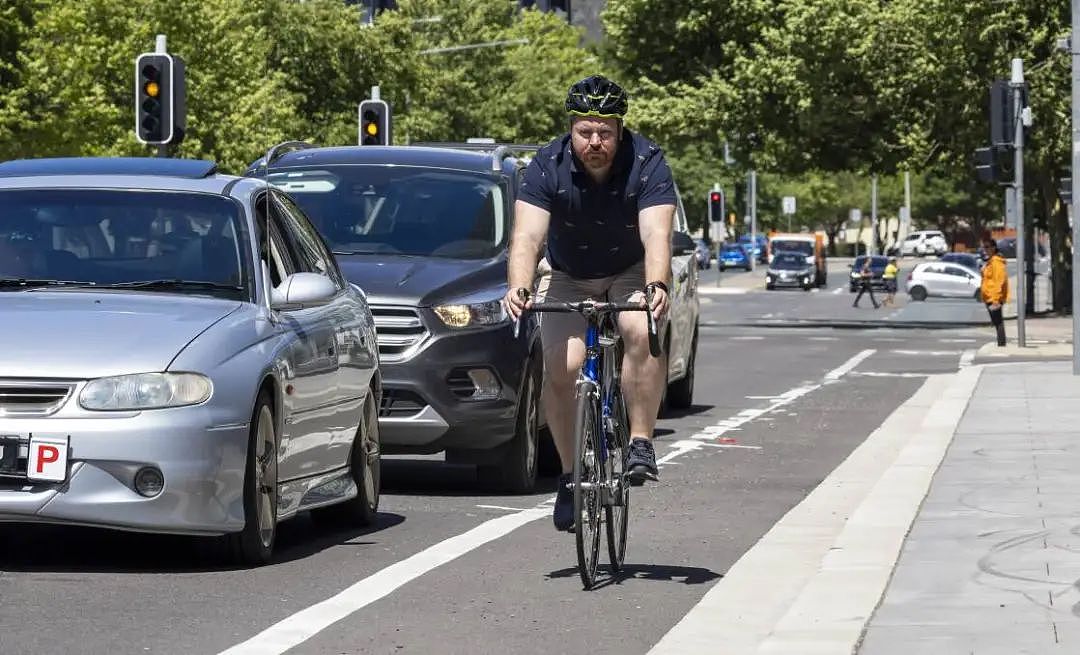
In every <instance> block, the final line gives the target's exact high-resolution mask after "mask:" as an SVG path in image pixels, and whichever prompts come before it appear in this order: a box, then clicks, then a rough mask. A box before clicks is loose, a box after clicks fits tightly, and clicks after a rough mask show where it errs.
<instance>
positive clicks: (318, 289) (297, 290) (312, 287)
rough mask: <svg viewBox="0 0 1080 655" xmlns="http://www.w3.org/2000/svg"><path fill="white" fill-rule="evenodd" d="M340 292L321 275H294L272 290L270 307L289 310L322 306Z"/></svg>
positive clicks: (331, 282) (332, 282)
mask: <svg viewBox="0 0 1080 655" xmlns="http://www.w3.org/2000/svg"><path fill="white" fill-rule="evenodd" d="M337 291H338V289H337V285H336V284H334V281H333V280H331V279H330V278H328V277H326V276H325V275H320V274H319V273H293V274H292V275H290V276H289V277H287V278H285V279H284V280H282V282H281V284H279V285H278V286H276V287H274V288H273V289H271V290H270V306H271V307H272V308H274V309H289V308H293V307H297V306H303V305H321V304H323V303H325V302H328V301H329V300H330V299H331V298H333V297H334V294H336V293H337Z"/></svg>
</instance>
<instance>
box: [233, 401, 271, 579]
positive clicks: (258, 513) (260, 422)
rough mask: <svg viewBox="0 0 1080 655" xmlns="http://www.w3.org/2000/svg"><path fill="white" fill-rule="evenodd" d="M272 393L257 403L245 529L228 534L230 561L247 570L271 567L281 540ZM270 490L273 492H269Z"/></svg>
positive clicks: (250, 446) (247, 471)
mask: <svg viewBox="0 0 1080 655" xmlns="http://www.w3.org/2000/svg"><path fill="white" fill-rule="evenodd" d="M273 407H274V403H273V397H272V396H271V394H270V392H269V391H268V390H266V389H263V390H262V391H260V392H259V395H258V398H257V399H256V401H255V409H254V410H253V411H252V413H251V427H250V428H249V436H248V448H247V451H248V452H247V463H246V464H245V466H244V529H243V530H241V531H240V532H234V533H232V534H227V535H225V537H224V545H225V548H226V551H227V553H228V558H229V559H230V560H231V561H232V562H233V563H235V564H240V565H243V566H263V565H265V564H269V563H270V560H271V558H272V557H273V554H274V541H275V539H276V538H277V503H278V489H277V464H278V462H277V447H278V438H277V421H276V419H275V417H274V409H273ZM267 487H269V488H267Z"/></svg>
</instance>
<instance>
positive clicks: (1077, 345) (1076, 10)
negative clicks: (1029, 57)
mask: <svg viewBox="0 0 1080 655" xmlns="http://www.w3.org/2000/svg"><path fill="white" fill-rule="evenodd" d="M1078 35H1080V0H1072V34H1071V35H1070V37H1069V53H1070V55H1071V57H1072V203H1071V204H1072V328H1073V330H1072V333H1073V337H1072V342H1073V375H1080V304H1078V303H1077V301H1076V299H1077V296H1078V295H1080V212H1077V211H1076V203H1077V199H1078V198H1080V50H1077V46H1078V45H1080V43H1078V42H1077V40H1078V38H1080V37H1078Z"/></svg>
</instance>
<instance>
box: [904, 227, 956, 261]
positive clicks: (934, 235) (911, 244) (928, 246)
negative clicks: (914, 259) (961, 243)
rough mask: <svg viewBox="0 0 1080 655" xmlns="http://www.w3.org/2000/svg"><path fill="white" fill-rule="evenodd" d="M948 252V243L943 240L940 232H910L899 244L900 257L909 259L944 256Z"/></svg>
mask: <svg viewBox="0 0 1080 655" xmlns="http://www.w3.org/2000/svg"><path fill="white" fill-rule="evenodd" d="M948 251H949V243H948V242H947V241H946V240H945V235H944V234H942V233H941V231H940V230H919V231H918V232H912V233H911V234H909V235H907V237H906V238H905V239H904V240H903V241H901V242H900V255H901V256H902V257H909V256H911V255H918V256H919V257H924V256H926V255H930V254H934V255H938V256H941V255H944V254H945V253H946V252H948Z"/></svg>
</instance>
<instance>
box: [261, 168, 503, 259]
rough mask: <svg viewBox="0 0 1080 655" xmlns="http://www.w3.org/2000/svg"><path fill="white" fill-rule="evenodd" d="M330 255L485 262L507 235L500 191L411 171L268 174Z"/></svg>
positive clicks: (441, 173) (490, 184)
mask: <svg viewBox="0 0 1080 655" xmlns="http://www.w3.org/2000/svg"><path fill="white" fill-rule="evenodd" d="M270 182H271V183H272V184H275V185H277V186H278V187H280V188H281V189H284V190H285V191H287V192H289V194H290V195H292V197H293V198H295V199H296V202H297V203H299V205H300V207H301V208H302V209H303V210H304V213H306V214H307V215H308V216H309V217H310V218H311V220H312V222H313V223H315V226H316V227H318V228H319V230H320V231H321V232H322V234H323V237H324V238H325V239H326V240H327V242H328V243H329V244H330V247H331V248H332V249H333V250H334V253H335V254H339V255H340V254H374V253H379V254H394V255H413V256H423V257H446V258H451V259H490V258H491V257H494V256H495V255H497V254H498V253H499V252H501V251H502V250H503V248H504V247H505V245H506V240H507V233H508V220H507V215H506V214H507V212H506V209H505V197H506V195H505V191H504V189H503V187H501V186H500V185H499V184H498V182H497V181H496V180H495V179H492V178H491V177H489V176H487V175H482V174H474V173H467V172H458V171H445V170H439V169H431V168H420V167H410V166H367V165H364V166H329V167H323V168H319V169H311V170H297V169H289V170H288V171H287V172H279V173H271V175H270Z"/></svg>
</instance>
